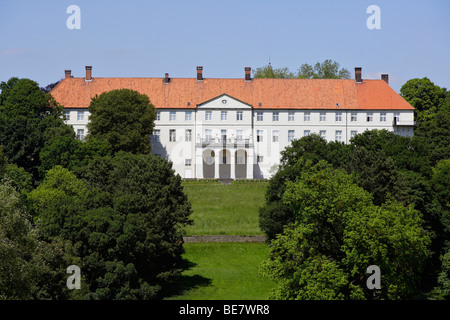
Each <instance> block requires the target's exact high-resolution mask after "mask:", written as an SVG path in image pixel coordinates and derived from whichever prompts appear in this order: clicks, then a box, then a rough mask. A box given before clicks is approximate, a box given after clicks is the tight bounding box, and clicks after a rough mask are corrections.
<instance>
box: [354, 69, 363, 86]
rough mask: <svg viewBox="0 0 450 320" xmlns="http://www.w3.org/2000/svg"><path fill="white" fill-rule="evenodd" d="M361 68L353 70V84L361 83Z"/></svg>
mask: <svg viewBox="0 0 450 320" xmlns="http://www.w3.org/2000/svg"><path fill="white" fill-rule="evenodd" d="M361 70H362V68H361V67H356V68H355V82H356V83H361V82H362V77H361Z"/></svg>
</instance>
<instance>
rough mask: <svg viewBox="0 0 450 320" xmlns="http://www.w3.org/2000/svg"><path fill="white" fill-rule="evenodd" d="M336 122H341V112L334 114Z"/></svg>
mask: <svg viewBox="0 0 450 320" xmlns="http://www.w3.org/2000/svg"><path fill="white" fill-rule="evenodd" d="M336 121H337V122H339V121H342V112H336Z"/></svg>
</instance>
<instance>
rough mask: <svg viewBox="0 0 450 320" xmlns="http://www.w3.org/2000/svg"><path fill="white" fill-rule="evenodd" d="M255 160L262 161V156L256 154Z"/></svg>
mask: <svg viewBox="0 0 450 320" xmlns="http://www.w3.org/2000/svg"><path fill="white" fill-rule="evenodd" d="M256 162H264V157H263V156H256Z"/></svg>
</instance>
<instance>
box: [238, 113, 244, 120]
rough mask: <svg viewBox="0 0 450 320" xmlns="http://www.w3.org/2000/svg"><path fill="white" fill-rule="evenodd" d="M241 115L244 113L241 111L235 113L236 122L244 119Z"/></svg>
mask: <svg viewBox="0 0 450 320" xmlns="http://www.w3.org/2000/svg"><path fill="white" fill-rule="evenodd" d="M243 114H244V113H243V112H242V111H238V112H236V120H237V121H242V119H243V118H244V116H243Z"/></svg>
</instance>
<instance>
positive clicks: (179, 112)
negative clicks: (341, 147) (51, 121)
mask: <svg viewBox="0 0 450 320" xmlns="http://www.w3.org/2000/svg"><path fill="white" fill-rule="evenodd" d="M123 88H128V89H132V90H136V91H138V92H140V93H144V94H146V95H147V96H148V97H149V98H150V101H151V103H152V104H153V105H154V106H155V107H156V110H157V119H156V121H155V128H154V131H153V135H152V137H151V144H152V150H153V153H155V154H159V155H161V156H162V157H165V158H167V159H168V160H170V161H171V162H172V163H173V168H174V169H175V171H176V172H177V173H178V174H180V176H181V177H182V178H196V179H203V178H231V179H265V178H270V176H271V174H272V173H273V170H274V169H275V168H276V167H277V165H278V164H279V160H280V152H281V151H282V150H283V149H284V148H285V147H286V146H288V145H289V144H290V143H291V141H292V140H294V139H299V138H301V137H303V136H306V135H309V134H312V133H316V134H319V135H321V136H322V137H324V138H325V139H326V140H328V141H331V140H336V141H342V142H344V143H348V142H349V140H350V138H351V137H352V136H354V135H355V134H358V133H362V132H363V131H365V130H372V129H387V130H390V131H393V132H395V133H397V134H400V135H403V136H412V135H413V130H414V108H413V107H412V106H411V105H410V104H409V103H408V102H406V101H405V100H404V99H403V98H402V97H401V96H400V95H399V94H398V93H396V92H395V91H394V90H393V89H392V88H391V87H390V86H389V77H388V75H387V74H383V75H381V79H377V80H366V79H362V73H361V68H355V79H345V80H342V79H253V78H251V69H250V68H248V67H247V68H245V73H244V76H243V77H242V78H238V79H223V78H222V79H220V78H205V77H203V67H197V77H195V78H170V77H169V75H168V74H167V73H166V74H165V77H161V78H100V77H99V78H97V77H92V67H90V66H87V67H86V74H85V77H73V76H72V75H71V71H70V70H66V71H65V78H64V79H62V81H61V82H60V83H59V84H58V85H57V86H56V87H55V88H54V89H53V90H52V91H51V94H52V95H53V97H54V98H55V99H56V101H58V102H59V103H60V104H62V105H63V106H64V109H65V116H66V122H67V124H69V125H72V126H73V128H74V130H75V132H76V134H77V137H78V138H79V139H81V140H82V139H83V138H84V137H85V136H86V135H87V133H88V132H87V128H86V125H87V123H88V121H89V108H88V107H89V104H90V102H91V98H93V97H94V96H95V95H100V94H101V93H103V92H106V91H110V90H115V89H123Z"/></svg>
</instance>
